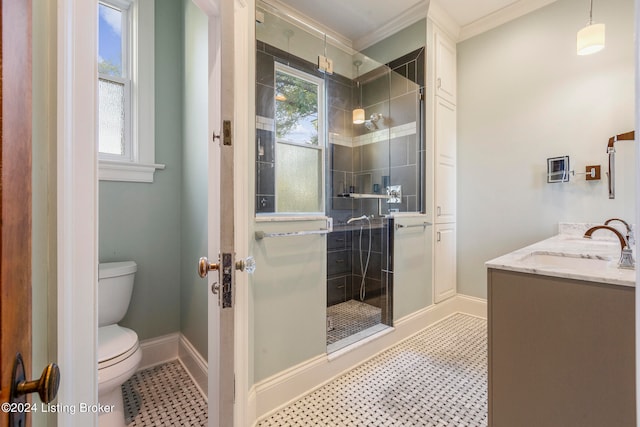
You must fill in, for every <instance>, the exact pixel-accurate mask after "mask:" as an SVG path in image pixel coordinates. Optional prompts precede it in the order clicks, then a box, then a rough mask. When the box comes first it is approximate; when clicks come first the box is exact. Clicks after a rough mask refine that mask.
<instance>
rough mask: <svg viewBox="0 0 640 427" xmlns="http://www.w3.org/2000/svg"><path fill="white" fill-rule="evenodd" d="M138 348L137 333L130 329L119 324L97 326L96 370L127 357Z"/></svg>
mask: <svg viewBox="0 0 640 427" xmlns="http://www.w3.org/2000/svg"><path fill="white" fill-rule="evenodd" d="M138 349H139V342H138V335H137V334H136V333H135V332H134V331H132V330H131V329H128V328H123V327H122V326H119V325H109V326H103V327H101V328H98V370H100V369H104V368H108V367H110V366H113V365H115V364H117V363H120V362H122V361H123V360H126V359H128V358H129V357H131V355H133V354H134V353H135V352H136V351H138Z"/></svg>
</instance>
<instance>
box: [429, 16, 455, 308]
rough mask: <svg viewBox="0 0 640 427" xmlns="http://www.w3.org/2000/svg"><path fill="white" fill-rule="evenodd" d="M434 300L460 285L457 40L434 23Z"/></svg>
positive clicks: (447, 295)
mask: <svg viewBox="0 0 640 427" xmlns="http://www.w3.org/2000/svg"><path fill="white" fill-rule="evenodd" d="M432 28H433V38H432V40H433V45H434V47H433V49H434V56H433V60H434V67H433V70H434V72H435V73H434V74H435V75H434V80H435V81H434V87H435V90H434V100H433V127H434V129H433V138H434V141H433V142H434V210H435V212H434V221H435V225H434V239H433V242H434V243H433V245H434V249H433V261H434V267H433V272H434V273H433V283H434V285H433V286H434V295H433V298H434V302H435V303H438V302H440V301H443V300H445V299H447V298H450V297H452V296H454V295H455V294H456V292H457V288H456V198H457V194H456V175H457V171H456V167H457V166H456V165H457V161H456V157H457V156H456V145H457V142H456V44H455V42H454V41H453V40H452V39H451V38H450V37H449V36H448V35H447V34H445V33H444V32H443V31H442V30H441V29H440V28H438V26H437V25H435V24H434V25H433V26H432Z"/></svg>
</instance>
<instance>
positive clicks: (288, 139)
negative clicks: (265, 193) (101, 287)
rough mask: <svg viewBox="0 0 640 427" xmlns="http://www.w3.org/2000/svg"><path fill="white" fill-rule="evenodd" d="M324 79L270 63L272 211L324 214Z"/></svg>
mask: <svg viewBox="0 0 640 427" xmlns="http://www.w3.org/2000/svg"><path fill="white" fill-rule="evenodd" d="M323 95H324V82H323V81H322V79H319V78H317V77H315V76H311V75H309V74H307V73H305V72H303V71H300V70H296V69H294V68H291V67H288V66H285V65H282V64H279V63H276V64H275V96H274V100H275V120H274V122H275V124H274V126H275V153H274V155H275V159H274V160H275V161H274V169H275V170H274V172H275V212H276V213H296V214H299V213H322V212H324V185H323V183H324V126H323V120H324V114H323V108H324V96H323Z"/></svg>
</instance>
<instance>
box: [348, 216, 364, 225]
mask: <svg viewBox="0 0 640 427" xmlns="http://www.w3.org/2000/svg"><path fill="white" fill-rule="evenodd" d="M365 219H369V217H368V216H366V215H362V216H359V217H357V218H351V219H350V220H348V221H347V224H351V223H352V222H356V221H363V220H365Z"/></svg>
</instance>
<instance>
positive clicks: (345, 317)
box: [327, 299, 382, 345]
mask: <svg viewBox="0 0 640 427" xmlns="http://www.w3.org/2000/svg"><path fill="white" fill-rule="evenodd" d="M381 312H382V310H380V309H379V308H378V307H374V306H372V305H369V304H366V303H364V302H360V301H356V300H353V299H352V300H349V301H346V302H341V303H340V304H336V305H332V306H330V307H327V316H329V317H330V318H331V319H332V321H333V330H331V331H327V345H331V344H333V343H335V342H337V341H340V340H342V339H344V338H347V337H349V336H351V335H355V334H357V333H358V332H360V331H363V330H365V329H368V328H370V327H372V326H375V325H377V324H379V323H380V319H381Z"/></svg>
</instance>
